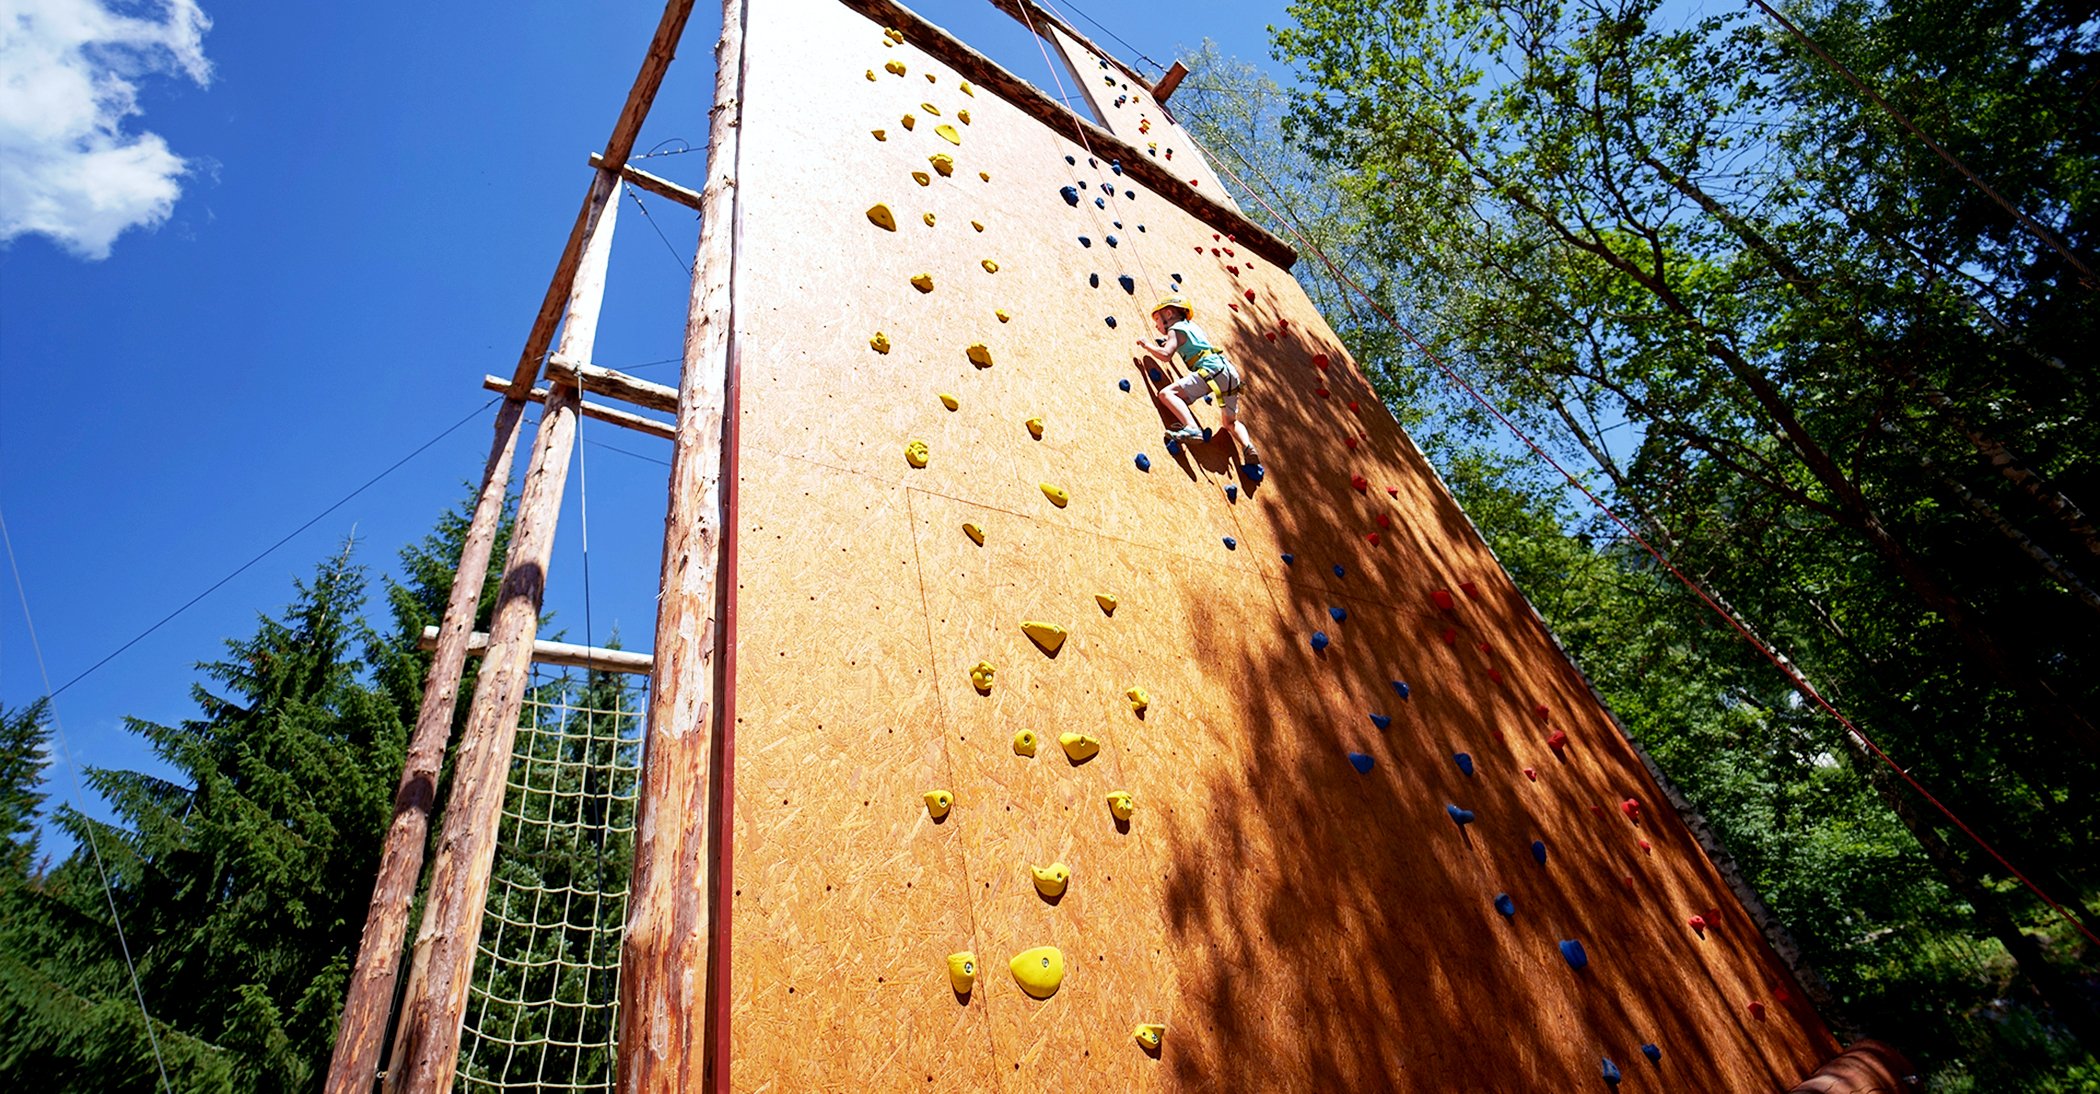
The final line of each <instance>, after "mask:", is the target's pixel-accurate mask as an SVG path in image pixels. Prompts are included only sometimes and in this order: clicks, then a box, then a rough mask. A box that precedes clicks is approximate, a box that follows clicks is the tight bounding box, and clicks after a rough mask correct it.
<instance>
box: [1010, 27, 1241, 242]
mask: <svg viewBox="0 0 2100 1094" xmlns="http://www.w3.org/2000/svg"><path fill="white" fill-rule="evenodd" d="M1038 29H1039V30H1041V31H1042V33H1043V36H1044V38H1045V39H1047V40H1048V42H1049V43H1050V44H1051V45H1052V46H1053V47H1054V48H1055V49H1056V50H1057V51H1058V53H1059V54H1061V55H1062V56H1063V57H1064V59H1065V63H1066V64H1067V65H1070V66H1071V67H1070V70H1069V71H1072V72H1076V73H1078V74H1079V90H1081V91H1084V92H1085V93H1086V97H1087V102H1088V103H1089V104H1090V105H1092V106H1093V108H1094V113H1095V114H1098V115H1100V117H1101V121H1102V124H1104V125H1106V126H1107V127H1108V130H1109V132H1111V133H1114V134H1115V135H1116V136H1118V137H1121V138H1123V140H1124V142H1125V143H1127V144H1129V145H1131V146H1133V147H1135V148H1138V149H1141V150H1143V151H1144V153H1145V155H1146V156H1148V157H1150V158H1152V159H1154V160H1157V161H1159V164H1160V166H1162V167H1165V168H1166V169H1167V170H1168V171H1170V172H1172V173H1173V174H1174V176H1175V177H1176V178H1179V179H1181V180H1183V181H1185V182H1187V183H1188V184H1189V185H1191V186H1193V187H1196V188H1197V189H1199V190H1201V191H1202V192H1203V193H1205V194H1207V195H1209V196H1210V197H1212V198H1215V199H1217V200H1218V201H1220V202H1223V203H1224V204H1225V205H1226V206H1228V207H1230V208H1232V209H1234V210H1237V209H1238V208H1239V205H1238V203H1237V202H1235V201H1233V200H1232V195H1231V194H1230V193H1228V192H1227V191H1226V189H1225V187H1224V186H1222V185H1220V184H1219V182H1218V175H1217V172H1215V171H1212V170H1211V168H1210V164H1209V163H1208V162H1206V161H1205V160H1204V158H1203V156H1202V154H1201V153H1199V152H1198V151H1197V148H1196V142H1195V141H1194V140H1193V139H1191V138H1190V136H1189V133H1188V130H1186V129H1183V128H1182V126H1181V123H1180V122H1179V121H1176V120H1175V118H1174V115H1172V114H1170V113H1168V112H1167V111H1166V110H1165V109H1164V108H1162V107H1161V106H1160V105H1159V103H1158V102H1156V101H1154V99H1153V98H1152V95H1151V93H1150V92H1149V91H1147V90H1146V89H1145V86H1144V85H1143V84H1141V83H1139V82H1137V81H1135V80H1132V79H1131V78H1130V75H1129V73H1126V72H1124V71H1123V70H1122V69H1121V68H1118V67H1117V66H1115V65H1112V64H1110V63H1109V62H1108V60H1107V59H1106V58H1103V57H1101V56H1100V55H1098V54H1096V53H1094V52H1093V51H1092V50H1089V49H1087V47H1086V46H1085V45H1083V44H1081V43H1080V42H1079V41H1078V40H1077V39H1075V38H1073V37H1072V36H1071V35H1069V34H1066V33H1065V32H1064V31H1063V30H1062V29H1060V28H1059V27H1057V26H1055V25H1054V24H1046V25H1043V26H1041V27H1039V28H1038ZM1177 156H1179V157H1180V158H1178V159H1177V158H1176V157H1177Z"/></svg>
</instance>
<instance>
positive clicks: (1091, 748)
mask: <svg viewBox="0 0 2100 1094" xmlns="http://www.w3.org/2000/svg"><path fill="white" fill-rule="evenodd" d="M1057 743H1058V745H1059V746H1060V747H1062V748H1063V749H1064V750H1065V755H1066V756H1067V757H1069V758H1070V759H1071V761H1072V762H1073V763H1075V764H1076V763H1081V762H1083V761H1086V760H1090V759H1093V757H1094V753H1096V752H1099V751H1101V742H1100V741H1099V740H1097V739H1095V738H1093V737H1089V736H1087V735H1086V734H1084V733H1060V734H1058V735H1057Z"/></svg>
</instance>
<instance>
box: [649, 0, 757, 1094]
mask: <svg viewBox="0 0 2100 1094" xmlns="http://www.w3.org/2000/svg"><path fill="white" fill-rule="evenodd" d="M743 72H744V0H723V3H722V37H721V40H720V41H719V42H717V43H716V45H715V97H714V102H715V106H714V110H713V113H712V118H711V119H710V122H709V126H708V137H707V185H706V187H705V188H704V189H703V190H702V191H701V202H702V204H701V209H700V225H701V229H700V246H699V254H698V257H697V265H696V266H695V269H694V273H693V289H692V298H691V303H690V305H689V307H688V308H687V311H686V337H685V361H684V364H683V366H682V367H681V369H680V371H679V390H678V437H677V441H676V450H675V451H674V452H673V454H672V457H671V493H670V501H669V504H668V506H667V508H666V513H665V518H664V553H663V581H662V585H661V590H662V591H661V593H660V599H659V601H658V606H657V615H656V653H655V658H656V674H655V678H654V681H653V686H652V687H651V689H650V693H649V729H648V734H649V736H648V745H647V749H646V751H645V752H644V754H643V760H642V775H641V786H640V789H639V796H640V802H639V806H638V813H637V816H636V839H635V854H634V878H633V881H632V885H631V890H630V891H631V892H632V894H633V895H632V896H631V897H630V899H629V901H628V912H627V932H626V936H625V939H624V940H623V941H622V943H621V949H620V1034H619V1036H620V1055H619V1075H618V1088H619V1090H620V1091H622V1092H623V1094H642V1092H650V1094H658V1092H665V1094H668V1092H673V1091H676V1092H681V1094H682V1092H686V1091H694V1090H711V1091H726V1090H728V1089H729V1050H728V1045H729V1024H728V1022H727V1021H726V1020H725V1019H724V1018H723V1016H722V1015H723V1011H725V1010H726V1009H727V1003H728V987H727V981H728V973H729V952H728V951H729V946H728V941H729V933H728V921H727V917H728V908H729V901H728V899H727V898H726V892H727V889H728V886H729V885H730V884H731V881H732V879H733V877H734V874H733V872H732V870H731V864H730V856H729V852H730V835H731V831H732V827H731V825H732V822H731V818H730V815H729V814H730V808H731V805H732V803H733V801H734V797H735V786H734V774H735V759H736V752H735V741H734V739H733V729H734V725H735V717H736V716H735V682H736V642H735V634H736V473H737V472H736V425H737V344H736V341H735V324H736V312H735V306H734V305H735V301H734V295H733V293H732V287H733V283H734V271H735V263H736V232H737V210H736V206H737V199H736V185H737V152H738V140H737V133H738V124H739V117H740V115H741V112H742V106H743V91H744V88H743Z"/></svg>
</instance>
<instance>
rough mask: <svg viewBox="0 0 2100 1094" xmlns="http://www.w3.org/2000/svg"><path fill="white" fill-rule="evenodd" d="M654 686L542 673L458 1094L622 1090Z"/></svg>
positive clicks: (498, 870)
mask: <svg viewBox="0 0 2100 1094" xmlns="http://www.w3.org/2000/svg"><path fill="white" fill-rule="evenodd" d="M646 681H647V677H634V676H626V675H622V674H619V673H611V672H590V673H587V674H586V673H573V674H572V673H568V672H564V673H562V674H560V675H558V676H550V675H544V674H543V673H542V672H541V670H539V669H537V668H536V669H534V672H533V679H532V684H531V686H530V687H529V688H527V690H526V693H525V705H524V708H523V710H522V711H521V712H520V713H519V716H518V737H517V742H516V745H515V746H514V748H513V751H512V753H511V763H510V782H509V786H508V788H507V789H506V790H505V792H504V799H503V819H502V822H501V825H500V828H499V830H498V833H497V845H496V860H495V865H494V867H493V868H492V869H491V871H490V873H489V895H488V904H487V908H486V911H485V912H484V915H483V919H482V926H481V940H480V944H479V947H478V950H477V953H476V955H475V960H474V977H473V981H472V984H471V986H470V987H469V991H468V995H467V1006H466V1012H465V1014H464V1015H463V1016H462V1026H463V1028H462V1032H461V1036H460V1048H459V1071H458V1075H459V1081H458V1089H460V1090H462V1091H518V1090H531V1091H542V1090H563V1091H567V1090H611V1089H612V1085H613V1060H614V1048H613V1045H614V1039H615V1036H616V1031H617V1029H618V1017H619V1012H618V1005H619V995H620V935H621V930H622V928H623V926H624V925H625V923H626V920H627V887H628V876H629V874H630V873H631V871H632V869H633V865H634V812H635V787H636V783H637V782H638V780H639V777H640V772H641V758H642V711H643V709H644V706H645V701H644V697H643V693H644V692H645V690H646Z"/></svg>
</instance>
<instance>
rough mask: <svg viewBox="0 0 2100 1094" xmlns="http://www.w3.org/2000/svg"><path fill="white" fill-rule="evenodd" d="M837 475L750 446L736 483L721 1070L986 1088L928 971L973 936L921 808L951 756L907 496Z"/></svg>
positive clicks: (954, 1012) (941, 979) (937, 836)
mask: <svg viewBox="0 0 2100 1094" xmlns="http://www.w3.org/2000/svg"><path fill="white" fill-rule="evenodd" d="M834 478H835V476H832V475H830V474H828V473H827V472H826V471H825V469H823V468H821V467H819V466H816V465H812V464H809V463H807V462H804V461H800V460H794V459H787V458H782V457H775V456H767V455H764V454H759V453H746V454H745V457H744V463H743V469H742V476H741V478H740V486H741V490H742V514H741V520H742V523H741V525H740V527H741V529H742V554H741V557H740V560H739V564H740V575H739V576H740V579H741V581H740V594H739V595H740V603H739V618H738V621H737V623H738V626H737V656H738V673H739V676H738V692H737V711H736V716H737V738H736V740H737V745H736V747H737V772H736V785H737V801H736V832H735V840H736V843H735V847H736V853H735V869H736V887H735V890H734V892H735V896H734V898H733V903H734V918H733V920H732V923H731V927H730V930H731V937H732V938H733V939H734V940H735V945H736V955H735V961H734V962H733V968H732V970H731V981H732V999H731V1009H730V1021H731V1022H732V1023H733V1029H734V1041H733V1048H732V1051H733V1052H734V1054H735V1055H734V1059H735V1070H734V1072H733V1078H734V1081H735V1082H736V1085H737V1086H738V1088H739V1089H745V1090H783V1091H788V1090H793V1091H802V1090H833V1089H837V1090H864V1089H870V1088H877V1087H883V1086H887V1085H890V1084H893V1083H901V1082H902V1081H903V1079H904V1078H905V1077H909V1078H911V1080H912V1081H913V1082H914V1083H916V1084H917V1086H915V1089H930V1090H958V1091H974V1090H982V1089H984V1088H985V1083H986V1079H985V1072H984V1070H983V1068H984V1064H985V1059H984V1054H983V1052H982V1051H981V1050H980V1051H977V1052H958V1051H957V1047H958V1046H961V1045H982V1044H983V1043H984V1040H985V1030H984V1019H983V1012H982V1010H981V1009H971V1008H965V1007H961V1006H958V1005H956V1001H955V997H954V993H953V992H952V991H950V989H949V987H948V982H947V978H946V975H945V974H942V975H939V976H928V975H926V973H927V970H929V969H935V970H939V969H942V968H944V963H945V960H946V958H947V955H948V954H949V953H952V952H954V951H956V950H961V949H968V948H970V946H971V942H970V938H971V929H972V924H971V920H970V901H969V893H968V885H969V879H968V876H967V875H966V874H965V872H964V862H963V858H962V849H961V846H960V844H959V842H958V840H957V832H956V829H955V827H954V826H952V825H945V824H935V823H933V822H932V821H931V820H930V819H929V818H928V817H927V813H926V810H925V809H924V807H923V806H922V805H921V802H920V798H919V795H920V794H921V793H922V792H924V791H925V790H928V789H932V788H934V787H937V786H940V785H942V784H943V783H945V782H946V781H948V778H949V760H948V755H947V750H946V743H945V742H944V741H943V740H942V738H941V733H940V729H939V727H940V724H941V719H940V714H939V703H938V695H937V691H936V688H935V686H934V677H933V673H934V669H935V664H936V661H935V658H934V656H933V651H931V650H929V649H928V647H927V645H926V634H927V628H926V624H925V619H924V616H923V614H922V612H921V610H920V603H919V597H918V594H917V587H916V582H917V568H916V565H915V563H914V560H913V553H912V543H911V526H910V523H909V521H908V520H907V519H906V517H905V514H906V512H907V502H906V499H905V496H904V491H902V490H900V489H897V488H895V487H891V486H886V485H883V484H880V483H874V482H871V481H868V480H865V479H859V480H856V481H855V482H854V483H853V484H852V485H853V487H854V489H851V490H848V491H845V492H843V493H842V492H840V491H839V490H838V489H837V488H836V487H837V484H836V483H835V482H834V481H833V480H834ZM819 509H821V510H822V511H823V512H824V513H825V514H826V516H827V517H828V518H829V519H827V520H822V521H811V520H809V519H807V518H808V515H809V514H810V512H811V511H813V510H819ZM899 1015H910V1016H911V1020H909V1021H902V1022H900V1021H899V1020H898V1016H899ZM818 1042H821V1043H823V1044H826V1045H831V1046H835V1047H834V1049H832V1050H829V1051H826V1052H823V1053H816V1052H812V1051H811V1047H812V1045H813V1044H814V1043H818ZM849 1049H850V1050H849Z"/></svg>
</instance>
